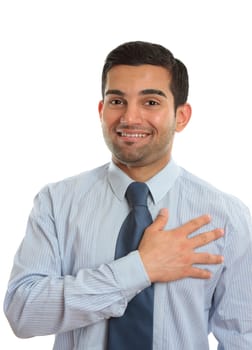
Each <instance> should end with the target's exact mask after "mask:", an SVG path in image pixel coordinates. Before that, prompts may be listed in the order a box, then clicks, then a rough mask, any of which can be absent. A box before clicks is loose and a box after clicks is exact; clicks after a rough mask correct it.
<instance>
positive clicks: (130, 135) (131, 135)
mask: <svg viewBox="0 0 252 350" xmlns="http://www.w3.org/2000/svg"><path fill="white" fill-rule="evenodd" d="M121 136H123V137H145V136H146V134H127V133H126V132H122V133H121Z"/></svg>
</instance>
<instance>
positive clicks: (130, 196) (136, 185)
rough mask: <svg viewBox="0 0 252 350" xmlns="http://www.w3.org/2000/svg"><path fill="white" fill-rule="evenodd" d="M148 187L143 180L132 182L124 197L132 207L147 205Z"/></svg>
mask: <svg viewBox="0 0 252 350" xmlns="http://www.w3.org/2000/svg"><path fill="white" fill-rule="evenodd" d="M148 193H149V188H148V186H147V185H146V184H145V183H144V182H132V183H131V184H130V185H129V187H128V188H127V191H126V198H127V200H128V202H129V204H130V205H131V206H132V207H135V206H137V205H142V206H147V197H148Z"/></svg>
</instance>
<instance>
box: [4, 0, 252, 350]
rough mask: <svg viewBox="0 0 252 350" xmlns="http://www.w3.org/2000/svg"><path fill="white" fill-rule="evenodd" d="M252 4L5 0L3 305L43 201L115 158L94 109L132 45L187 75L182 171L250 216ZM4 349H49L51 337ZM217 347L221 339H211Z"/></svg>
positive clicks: (10, 343)
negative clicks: (160, 54)
mask: <svg viewBox="0 0 252 350" xmlns="http://www.w3.org/2000/svg"><path fill="white" fill-rule="evenodd" d="M250 6H251V2H250V1H249V0H247V1H246V0H239V1H232V0H227V1H224V0H209V1H204V0H198V1H197V0H192V1H190V0H185V1H181V0H176V1H175V0H173V1H169V0H167V1H161V0H151V1H149V0H144V1H143V2H142V1H131V0H127V1H126V0H125V1H118V0H117V1H116V0H115V1H114V0H107V1H102V0H101V1H98V0H90V1H84V0H83V1H74V0H72V1H64V0H60V1H54V0H50V1H48V0H43V1H42V0H41V1H36V0H31V1H27V0H22V1H19V0H18V1H12V0H6V1H1V2H0V50H1V53H0V118H1V127H0V143H1V144H0V152H1V182H0V185H1V196H0V201H1V202H0V205H1V208H0V209H1V244H0V247H1V248H0V249H1V253H0V259H1V261H0V269H1V284H0V297H1V302H2V300H3V298H4V294H5V290H6V286H7V282H8V279H9V274H10V270H11V266H12V261H13V256H14V253H15V251H16V249H17V248H18V245H19V243H20V241H21V239H22V237H23V235H24V232H25V226H26V221H27V217H28V214H29V212H30V210H31V207H32V201H33V197H34V196H35V194H36V193H37V192H38V191H39V190H40V188H41V187H42V186H44V185H45V184H47V183H48V182H53V181H57V180H60V179H62V178H65V177H68V176H71V175H74V174H77V173H79V172H82V171H84V170H86V169H89V168H92V167H94V166H96V165H100V164H102V163H104V162H107V161H109V160H110V154H109V152H108V151H107V149H106V146H105V144H104V142H103V139H102V134H101V131H100V125H99V119H98V112H97V103H98V101H99V99H100V98H101V95H100V75H101V69H102V66H103V62H104V59H105V56H106V55H107V53H108V52H109V51H110V50H111V49H113V48H114V47H115V46H117V45H118V44H121V43H122V42H124V41H129V40H146V41H153V42H157V43H160V44H163V45H164V46H166V47H167V48H169V49H170V50H171V51H172V52H173V53H174V55H175V56H177V57H178V58H180V59H181V60H182V61H184V63H185V64H186V65H187V67H188V70H189V74H190V82H191V84H190V96H189V102H190V103H191V104H192V107H193V116H192V120H191V122H190V125H189V126H188V127H187V129H186V130H185V131H183V133H181V134H178V135H177V136H176V140H175V147H174V153H173V157H174V158H175V160H176V161H177V163H179V164H180V165H182V166H184V167H186V168H187V169H188V170H190V171H191V172H193V173H195V174H197V175H198V176H200V177H203V178H204V179H206V180H207V181H209V182H211V183H212V184H214V185H215V186H217V187H219V188H221V189H222V190H224V191H226V192H229V193H232V194H233V195H235V196H237V197H239V198H240V199H242V200H243V201H244V202H245V203H246V204H247V205H248V206H249V208H250V209H252V198H251V192H252V191H251V185H250V180H251V178H252V167H251V164H250V163H251V156H250V153H251V149H252V141H251V118H252V116H251V103H252V100H251V81H252V68H251V62H252V53H251V52H252V50H251V33H252V21H251V16H250V14H251V11H250ZM0 324H1V344H3V343H5V344H6V348H8V349H19V350H21V349H25V350H29V349H50V348H51V347H52V342H53V337H51V336H50V337H41V338H33V339H28V340H20V339H18V338H16V337H15V336H14V335H13V333H12V331H11V329H10V327H9V325H8V322H7V320H6V319H5V317H4V315H3V313H2V312H1V314H0ZM210 343H211V350H212V349H216V341H215V340H214V339H213V338H212V337H211V338H210Z"/></svg>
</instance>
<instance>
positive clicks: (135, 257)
mask: <svg viewBox="0 0 252 350" xmlns="http://www.w3.org/2000/svg"><path fill="white" fill-rule="evenodd" d="M109 265H110V267H111V269H112V271H113V273H114V276H115V279H116V281H117V283H118V285H119V287H120V289H121V291H122V293H123V294H124V296H125V297H126V298H127V299H128V301H129V300H131V299H132V298H133V297H134V296H135V295H136V294H138V293H140V292H141V291H142V290H143V289H144V288H147V287H149V286H150V285H151V282H150V279H149V277H148V275H147V272H146V271H145V268H144V265H143V262H142V259H141V258H140V255H139V252H138V250H136V251H133V252H131V253H129V254H128V255H126V256H124V257H123V258H120V259H117V260H115V261H113V262H112V263H110V264H109Z"/></svg>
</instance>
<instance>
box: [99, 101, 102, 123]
mask: <svg viewBox="0 0 252 350" xmlns="http://www.w3.org/2000/svg"><path fill="white" fill-rule="evenodd" d="M102 111H103V101H100V102H99V104H98V112H99V115H100V120H101V119H102Z"/></svg>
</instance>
